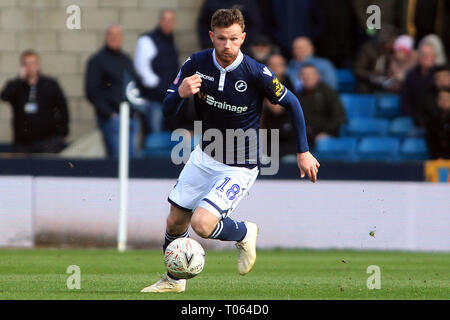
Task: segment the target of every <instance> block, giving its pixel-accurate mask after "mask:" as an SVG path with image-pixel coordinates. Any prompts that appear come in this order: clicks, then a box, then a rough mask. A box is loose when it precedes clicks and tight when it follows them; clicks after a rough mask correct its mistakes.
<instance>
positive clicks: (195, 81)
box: [163, 58, 202, 118]
mask: <svg viewBox="0 0 450 320" xmlns="http://www.w3.org/2000/svg"><path fill="white" fill-rule="evenodd" d="M201 85H202V79H201V78H200V76H199V75H198V74H195V70H194V63H193V61H192V58H189V59H188V60H186V62H185V63H184V64H183V66H182V67H181V70H180V72H179V73H178V75H177V77H176V78H175V80H174V81H173V83H172V84H171V85H170V87H169V89H167V92H168V95H167V96H166V98H165V99H164V101H163V105H164V109H163V113H164V116H165V117H166V118H169V117H173V116H175V115H176V114H177V113H178V112H179V111H180V109H181V106H182V105H183V102H184V100H185V99H187V98H189V97H192V96H193V95H195V94H196V93H197V92H199V91H200V87H201Z"/></svg>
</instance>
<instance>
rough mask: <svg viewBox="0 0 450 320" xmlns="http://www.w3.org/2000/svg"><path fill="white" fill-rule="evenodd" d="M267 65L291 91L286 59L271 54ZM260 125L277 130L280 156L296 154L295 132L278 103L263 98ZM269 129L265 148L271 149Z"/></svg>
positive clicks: (284, 110) (286, 114)
mask: <svg viewBox="0 0 450 320" xmlns="http://www.w3.org/2000/svg"><path fill="white" fill-rule="evenodd" d="M267 66H268V67H269V68H270V69H271V70H272V71H273V72H274V73H275V74H276V76H277V78H278V80H279V81H280V82H281V83H282V84H283V85H284V86H286V88H287V89H289V90H291V91H292V83H291V81H290V80H289V77H288V76H287V74H286V60H285V59H284V57H283V56H282V55H280V54H274V55H271V56H270V58H269V59H268V60H267ZM261 119H262V120H261V123H262V127H263V128H265V129H268V130H272V129H278V130H279V134H280V136H279V139H280V140H279V152H280V157H283V156H285V155H287V154H296V152H297V151H296V147H295V143H296V142H295V141H296V140H295V134H294V128H293V127H292V124H291V121H290V120H289V112H288V111H287V110H286V109H285V108H283V107H282V106H280V105H276V104H272V103H271V102H270V101H269V100H267V99H265V100H264V103H263V111H262V117H261ZM271 143H272V142H271V136H270V131H269V134H268V135H267V150H271Z"/></svg>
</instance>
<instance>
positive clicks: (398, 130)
mask: <svg viewBox="0 0 450 320" xmlns="http://www.w3.org/2000/svg"><path fill="white" fill-rule="evenodd" d="M413 132H414V122H413V120H412V118H411V117H399V118H395V119H393V120H392V121H391V123H390V125H389V135H391V136H397V137H408V136H411V135H412V133H413Z"/></svg>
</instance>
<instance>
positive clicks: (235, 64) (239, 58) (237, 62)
mask: <svg viewBox="0 0 450 320" xmlns="http://www.w3.org/2000/svg"><path fill="white" fill-rule="evenodd" d="M212 58H213V61H214V65H215V66H216V68H217V69H219V70H220V71H222V72H223V71H226V72H230V71H233V70H234V69H236V68H237V67H238V66H239V65H240V64H241V62H242V60H243V59H244V55H243V54H242V52H241V50H239V53H238V56H237V58H236V60H234V61H233V63H232V64H230V65H229V66H228V67H226V68H223V67H222V66H221V65H220V64H219V63H218V62H217V60H216V49H214V50H213V51H212Z"/></svg>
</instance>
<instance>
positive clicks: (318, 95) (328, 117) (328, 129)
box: [299, 64, 346, 147]
mask: <svg viewBox="0 0 450 320" xmlns="http://www.w3.org/2000/svg"><path fill="white" fill-rule="evenodd" d="M300 77H301V79H302V83H303V88H302V90H301V91H300V93H299V100H300V102H301V104H302V108H303V112H304V113H305V119H306V134H307V136H308V142H309V145H310V147H313V146H314V144H315V142H316V141H317V140H318V139H321V138H326V137H328V136H337V135H339V128H340V126H341V125H342V124H343V123H345V122H346V115H345V110H344V107H343V106H342V103H341V101H340V100H339V96H338V94H337V92H336V91H335V90H334V89H332V88H331V87H330V86H328V85H327V84H326V83H324V82H322V81H321V80H320V73H319V71H318V70H317V68H316V67H315V66H314V65H312V64H307V65H304V66H303V67H302V69H301V71H300Z"/></svg>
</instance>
